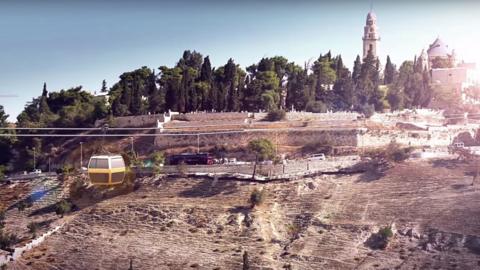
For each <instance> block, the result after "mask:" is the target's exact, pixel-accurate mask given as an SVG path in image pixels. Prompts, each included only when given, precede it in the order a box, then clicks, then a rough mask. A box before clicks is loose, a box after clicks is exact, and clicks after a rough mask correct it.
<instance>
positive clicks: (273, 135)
mask: <svg viewBox="0 0 480 270" xmlns="http://www.w3.org/2000/svg"><path fill="white" fill-rule="evenodd" d="M357 132H358V131H357V129H305V130H278V131H275V130H244V131H235V132H225V133H211V134H200V135H181V134H178V135H177V136H173V135H166V134H163V135H162V134H161V133H158V135H159V136H157V137H155V146H156V147H157V148H160V149H164V148H168V147H185V146H197V143H199V144H200V145H201V146H214V145H219V144H220V145H221V144H224V145H229V146H236V145H246V144H248V142H249V141H251V140H254V139H259V138H265V139H268V140H270V141H272V142H273V143H274V144H278V145H290V146H291V145H296V146H303V145H305V144H307V143H310V142H315V141H325V140H329V141H331V142H332V143H333V146H357Z"/></svg>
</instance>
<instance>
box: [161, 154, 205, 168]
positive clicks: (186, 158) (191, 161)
mask: <svg viewBox="0 0 480 270" xmlns="http://www.w3.org/2000/svg"><path fill="white" fill-rule="evenodd" d="M168 163H169V164H170V165H178V164H187V165H212V164H213V163H214V159H213V158H212V157H211V156H210V154H208V153H197V154H195V153H184V154H179V155H172V156H169V157H168Z"/></svg>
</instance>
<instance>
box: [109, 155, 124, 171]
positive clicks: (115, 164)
mask: <svg viewBox="0 0 480 270" xmlns="http://www.w3.org/2000/svg"><path fill="white" fill-rule="evenodd" d="M124 167H125V163H124V162H123V159H121V158H114V159H112V169H116V168H124Z"/></svg>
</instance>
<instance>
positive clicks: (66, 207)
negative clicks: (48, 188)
mask: <svg viewBox="0 0 480 270" xmlns="http://www.w3.org/2000/svg"><path fill="white" fill-rule="evenodd" d="M71 211H72V204H71V203H70V202H68V201H66V200H62V201H60V202H58V203H57V205H56V206H55V213H56V214H57V215H59V216H60V217H63V215H65V214H67V213H70V212H71Z"/></svg>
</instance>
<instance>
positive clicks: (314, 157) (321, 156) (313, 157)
mask: <svg viewBox="0 0 480 270" xmlns="http://www.w3.org/2000/svg"><path fill="white" fill-rule="evenodd" d="M325 159H326V158H325V154H324V153H319V154H313V155H311V156H309V157H308V160H325Z"/></svg>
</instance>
